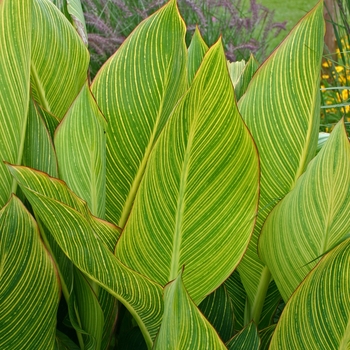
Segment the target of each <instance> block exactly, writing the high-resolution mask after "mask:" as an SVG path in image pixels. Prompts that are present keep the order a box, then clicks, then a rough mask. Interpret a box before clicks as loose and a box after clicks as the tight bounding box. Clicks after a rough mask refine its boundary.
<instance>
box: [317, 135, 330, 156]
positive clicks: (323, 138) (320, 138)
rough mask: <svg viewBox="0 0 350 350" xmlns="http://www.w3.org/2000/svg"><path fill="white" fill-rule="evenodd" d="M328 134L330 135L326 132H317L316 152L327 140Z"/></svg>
mask: <svg viewBox="0 0 350 350" xmlns="http://www.w3.org/2000/svg"><path fill="white" fill-rule="evenodd" d="M329 136H330V134H329V133H327V132H320V133H319V134H318V143H317V149H316V153H318V152H320V150H321V148H322V147H323V146H324V145H325V143H326V142H327V140H328V137H329Z"/></svg>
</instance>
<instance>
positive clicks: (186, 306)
mask: <svg viewBox="0 0 350 350" xmlns="http://www.w3.org/2000/svg"><path fill="white" fill-rule="evenodd" d="M153 349H154V350H172V349H208V350H209V349H211V350H217V349H226V347H225V345H224V344H223V343H222V341H221V340H220V338H219V336H218V334H217V333H216V331H215V329H214V328H213V327H212V326H211V325H210V323H209V322H208V321H207V320H206V319H205V317H204V316H203V315H202V314H201V313H200V311H199V310H198V308H197V307H196V305H195V304H194V303H193V301H192V300H191V298H190V297H189V295H188V293H187V291H186V289H185V286H184V284H183V281H182V273H180V274H179V276H178V277H177V278H176V279H175V280H174V281H172V282H170V283H169V284H167V285H166V286H165V289H164V315H163V320H162V324H161V326H160V330H159V333H158V335H157V338H156V341H155V343H154V348H153Z"/></svg>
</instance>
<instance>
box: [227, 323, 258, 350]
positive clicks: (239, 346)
mask: <svg viewBox="0 0 350 350" xmlns="http://www.w3.org/2000/svg"><path fill="white" fill-rule="evenodd" d="M226 346H227V349H228V350H258V349H259V346H260V338H259V335H258V330H257V328H256V325H255V324H254V323H253V322H250V323H249V324H248V325H247V326H246V327H245V328H243V329H242V330H241V331H240V332H239V333H238V334H236V335H235V336H234V337H233V338H232V339H231V340H230V341H229V342H227V343H226Z"/></svg>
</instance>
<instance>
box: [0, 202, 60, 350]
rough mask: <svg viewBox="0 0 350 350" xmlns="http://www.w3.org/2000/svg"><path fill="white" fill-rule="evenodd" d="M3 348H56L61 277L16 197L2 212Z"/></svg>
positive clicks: (0, 299) (0, 315)
mask: <svg viewBox="0 0 350 350" xmlns="http://www.w3.org/2000/svg"><path fill="white" fill-rule="evenodd" d="M0 250H1V265H0V267H1V274H0V286H1V289H0V309H1V313H0V348H1V349H52V348H53V346H54V343H55V334H56V313H57V309H58V303H59V294H60V287H59V280H58V276H57V275H56V271H55V267H54V264H53V262H52V260H51V258H50V257H49V255H48V254H47V251H46V249H45V247H44V246H43V244H42V242H41V240H40V235H39V230H38V227H37V225H36V223H35V221H34V219H33V217H32V216H31V215H30V214H29V212H28V211H27V209H26V208H25V207H24V205H23V204H22V202H21V201H20V200H19V199H18V198H17V197H15V196H12V197H11V199H10V201H9V202H8V203H7V204H6V206H5V207H4V208H3V209H2V210H1V211H0Z"/></svg>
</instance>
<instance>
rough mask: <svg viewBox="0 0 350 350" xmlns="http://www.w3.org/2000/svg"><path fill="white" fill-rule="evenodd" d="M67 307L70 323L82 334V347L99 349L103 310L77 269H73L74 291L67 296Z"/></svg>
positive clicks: (87, 349) (87, 282)
mask: <svg viewBox="0 0 350 350" xmlns="http://www.w3.org/2000/svg"><path fill="white" fill-rule="evenodd" d="M69 308H70V310H69V311H70V312H69V319H70V321H71V322H72V325H73V326H74V328H75V329H76V330H78V331H79V332H80V333H82V335H83V339H84V349H85V350H100V349H101V342H102V334H103V327H104V315H103V311H102V308H101V306H100V304H99V302H98V299H97V296H96V295H95V293H94V291H93V288H92V287H91V286H90V284H89V281H88V280H87V279H86V278H85V277H84V276H83V275H82V273H81V272H80V271H79V270H77V269H75V270H74V291H73V292H72V293H71V295H70V298H69ZM75 315H76V318H75V317H74V316H75Z"/></svg>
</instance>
